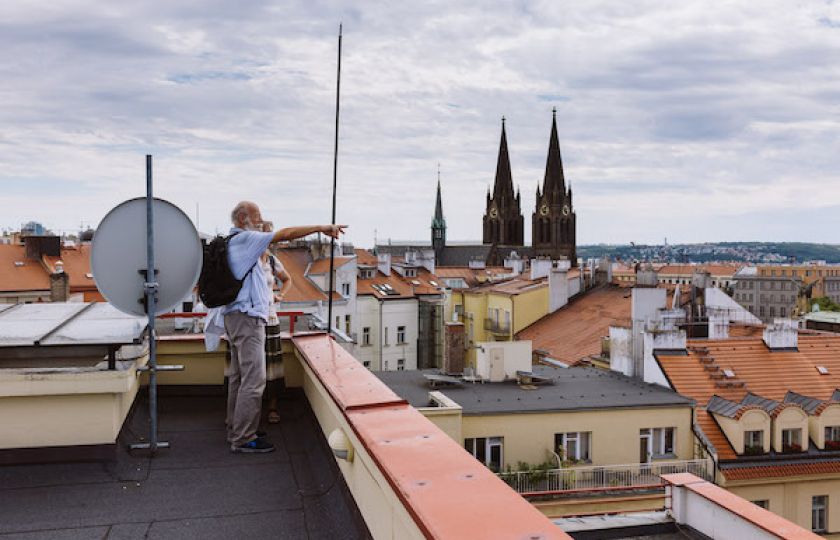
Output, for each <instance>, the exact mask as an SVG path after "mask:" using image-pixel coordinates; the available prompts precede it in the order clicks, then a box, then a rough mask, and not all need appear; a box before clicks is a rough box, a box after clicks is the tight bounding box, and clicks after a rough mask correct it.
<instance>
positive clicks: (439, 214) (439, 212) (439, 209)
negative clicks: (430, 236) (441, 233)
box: [432, 163, 446, 227]
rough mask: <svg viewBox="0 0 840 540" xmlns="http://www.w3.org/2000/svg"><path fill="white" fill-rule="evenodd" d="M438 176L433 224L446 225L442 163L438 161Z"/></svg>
mask: <svg viewBox="0 0 840 540" xmlns="http://www.w3.org/2000/svg"><path fill="white" fill-rule="evenodd" d="M437 176H438V178H437V200H436V201H435V217H434V220H433V221H432V226H433V227H434V226H438V227H446V220H445V219H444V218H443V202H442V200H441V196H440V163H438V172H437Z"/></svg>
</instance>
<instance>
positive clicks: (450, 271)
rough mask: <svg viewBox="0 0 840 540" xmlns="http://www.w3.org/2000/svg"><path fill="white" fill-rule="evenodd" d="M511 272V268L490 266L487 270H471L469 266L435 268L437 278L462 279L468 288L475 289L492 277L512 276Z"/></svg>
mask: <svg viewBox="0 0 840 540" xmlns="http://www.w3.org/2000/svg"><path fill="white" fill-rule="evenodd" d="M510 272H511V270H510V268H505V267H504V266H488V267H486V268H470V267H469V266H440V267H435V275H436V276H438V277H440V278H462V279H463V280H464V281H465V282H466V283H467V287H475V286H476V285H478V284H479V283H483V282H484V281H486V280H487V279H489V278H491V277H495V276H501V275H505V274H510Z"/></svg>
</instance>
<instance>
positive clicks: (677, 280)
mask: <svg viewBox="0 0 840 540" xmlns="http://www.w3.org/2000/svg"><path fill="white" fill-rule="evenodd" d="M639 266H640V265H633V266H629V265H625V264H621V263H614V264H613V267H612V282H613V283H614V284H616V285H621V286H625V287H630V286H633V285H635V284H636V273H637V272H638V270H639V268H638V267H639ZM739 268H741V265H737V264H651V265H650V269H651V270H654V271H655V272H656V274H657V279H658V282H659V284H660V285H688V284H690V283H691V280H692V276H693V275H694V274H695V273H697V272H707V273H708V274H709V275H710V277H711V280H712V281H711V283H712V286H713V287H719V288H721V289H727V288H729V287H730V286H732V284H733V282H734V276H735V273H736V272H737V271H738V270H739Z"/></svg>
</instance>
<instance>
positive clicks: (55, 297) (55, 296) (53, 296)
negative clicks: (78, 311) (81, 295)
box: [50, 261, 70, 302]
mask: <svg viewBox="0 0 840 540" xmlns="http://www.w3.org/2000/svg"><path fill="white" fill-rule="evenodd" d="M68 300H70V276H68V275H67V272H65V271H64V264H62V262H61V261H59V262H57V263H56V265H55V272H53V273H51V274H50V302H67V301H68Z"/></svg>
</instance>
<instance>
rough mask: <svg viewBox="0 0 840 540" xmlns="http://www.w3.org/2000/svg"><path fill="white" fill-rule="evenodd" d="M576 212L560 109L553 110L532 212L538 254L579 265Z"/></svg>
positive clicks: (533, 233)
mask: <svg viewBox="0 0 840 540" xmlns="http://www.w3.org/2000/svg"><path fill="white" fill-rule="evenodd" d="M575 221H576V216H575V211H574V207H573V206H572V188H571V187H570V188H568V190H567V189H566V181H565V178H564V177H563V161H562V159H561V158H560V142H559V140H558V138H557V109H554V110H553V111H552V118H551V137H550V139H549V142H548V159H547V160H546V164H545V179H544V180H543V187H542V192H540V188H539V187H537V205H536V210H535V211H534V215H533V229H532V236H533V244H534V254H535V255H537V256H544V257H551V258H552V259H558V258H561V257H566V258H568V259H569V261H570V262H571V264H572V266H577V252H576V232H575Z"/></svg>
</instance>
